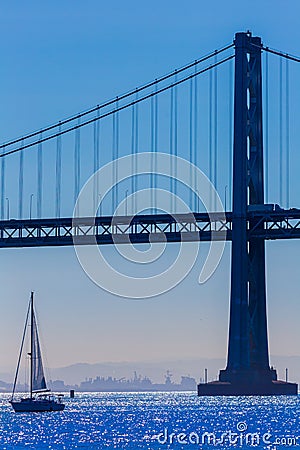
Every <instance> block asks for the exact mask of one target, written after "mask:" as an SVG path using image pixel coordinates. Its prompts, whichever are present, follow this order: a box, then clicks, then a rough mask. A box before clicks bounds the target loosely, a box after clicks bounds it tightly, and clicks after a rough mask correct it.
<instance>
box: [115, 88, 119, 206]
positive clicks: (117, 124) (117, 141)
mask: <svg viewBox="0 0 300 450" xmlns="http://www.w3.org/2000/svg"><path fill="white" fill-rule="evenodd" d="M118 106H119V101H118V97H116V109H118ZM115 116H116V129H115V131H116V137H115V144H116V160H117V161H116V165H115V170H116V171H115V182H116V205H115V208H116V207H117V206H118V204H119V185H118V182H119V162H118V159H119V113H118V111H117V112H116V113H115Z"/></svg>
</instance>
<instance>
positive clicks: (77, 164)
mask: <svg viewBox="0 0 300 450" xmlns="http://www.w3.org/2000/svg"><path fill="white" fill-rule="evenodd" d="M78 124H80V119H78ZM74 157H75V161H74V162H75V184H74V203H76V201H77V198H78V194H79V186H80V128H77V129H76V130H75V154H74ZM78 208H79V205H78ZM78 208H77V213H79V209H78Z"/></svg>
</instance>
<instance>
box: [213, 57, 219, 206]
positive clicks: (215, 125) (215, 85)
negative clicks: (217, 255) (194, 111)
mask: <svg viewBox="0 0 300 450" xmlns="http://www.w3.org/2000/svg"><path fill="white" fill-rule="evenodd" d="M217 61H218V57H217V54H216V56H215V63H217ZM214 91H215V105H214V116H215V117H214V119H215V120H214V131H215V136H214V137H215V140H214V186H215V189H216V190H218V169H217V163H218V67H217V66H216V67H215V69H214ZM216 203H217V199H216V196H215V195H214V211H215V210H216V207H217V205H216Z"/></svg>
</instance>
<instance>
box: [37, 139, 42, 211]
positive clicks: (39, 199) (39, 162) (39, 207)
mask: <svg viewBox="0 0 300 450" xmlns="http://www.w3.org/2000/svg"><path fill="white" fill-rule="evenodd" d="M42 137H43V136H42V132H41V133H40V140H41V139H42ZM42 145H43V144H42V143H41V142H40V143H39V144H38V151H37V166H38V168H37V172H38V173H37V204H36V212H37V217H38V219H40V218H41V217H42V203H43V149H42Z"/></svg>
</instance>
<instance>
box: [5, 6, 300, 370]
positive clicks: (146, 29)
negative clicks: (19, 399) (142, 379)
mask: <svg viewBox="0 0 300 450" xmlns="http://www.w3.org/2000/svg"><path fill="white" fill-rule="evenodd" d="M299 14H300V6H299V2H298V1H296V0H291V1H287V2H282V1H278V0H277V1H276V0H275V1H274V0H273V1H263V2H261V1H257V0H255V1H252V2H251V4H248V5H246V4H245V3H242V2H240V1H227V2H224V1H220V0H218V1H215V2H199V1H187V2H178V1H172V2H171V1H165V2H159V1H157V0H154V1H152V2H150V3H147V2H138V1H127V2H121V1H115V2H99V1H96V0H88V1H85V2H82V1H78V0H75V1H72V2H71V1H65V2H61V1H56V0H54V1H52V2H46V3H45V2H44V3H41V2H37V1H30V2H25V3H24V2H21V1H19V0H18V1H15V2H12V3H10V4H8V3H6V4H2V5H1V17H0V21H1V23H0V25H1V28H0V30H1V31H0V33H1V40H0V48H1V52H0V54H1V70H0V80H1V86H2V89H1V106H0V108H1V120H0V134H1V139H0V140H1V141H5V140H6V139H8V138H13V137H16V136H19V135H22V134H23V133H24V132H27V131H30V130H36V129H40V128H41V127H43V126H45V125H47V124H48V123H52V122H55V121H57V120H59V119H61V118H63V117H65V116H69V115H72V114H74V113H76V112H78V111H81V110H84V109H86V108H88V107H89V106H93V105H95V104H97V103H100V102H101V101H104V100H106V99H107V98H112V97H114V96H116V95H119V94H120V93H123V92H125V91H127V90H129V89H131V88H134V87H136V86H139V85H141V84H143V83H144V82H147V81H148V80H152V79H154V78H156V77H157V76H159V75H162V74H164V73H166V72H169V71H170V70H172V69H174V68H176V67H178V66H181V65H183V64H185V63H186V62H189V61H192V60H194V59H195V58H197V57H199V56H201V55H203V54H206V53H207V52H210V51H211V50H214V49H215V48H219V47H220V46H222V45H224V44H226V43H228V42H231V41H232V39H233V36H234V33H235V32H237V31H245V30H247V29H250V30H252V31H253V33H254V34H256V35H259V36H261V37H262V38H263V41H264V42H265V43H266V44H267V45H269V46H271V47H275V48H279V49H282V50H284V51H287V52H290V53H294V54H299V53H300V48H299V42H300V28H299ZM298 119H299V116H298ZM293 120H294V121H295V122H296V121H297V118H295V117H294V118H293ZM271 178H272V180H271V183H273V182H274V183H275V181H276V180H273V177H271ZM298 187H299V186H298ZM293 206H294V205H293ZM295 206H298V207H300V204H297V205H295ZM299 250H300V244H299V242H280V243H275V242H274V243H273V242H271V243H268V244H267V258H268V266H267V267H268V269H267V272H268V295H269V323H270V330H269V334H270V346H271V352H272V353H273V354H287V355H299V347H298V343H299V337H300V336H299V327H298V319H297V318H298V317H299V310H300V307H299V298H298V297H299V296H298V291H299V286H298V280H299V264H298V259H299ZM109 251H110V250H107V252H109ZM113 257H114V256H113ZM0 258H1V273H0V285H1V315H2V321H1V329H0V354H1V360H0V371H3V370H6V368H12V367H14V365H15V362H16V358H17V349H18V346H19V341H20V337H21V329H22V327H23V321H24V317H25V310H26V307H27V301H28V297H29V292H30V290H32V289H33V290H36V292H37V304H38V311H39V316H40V322H41V327H42V337H43V341H44V342H45V343H46V344H47V356H48V363H49V365H50V366H52V367H56V366H62V365H67V364H70V363H74V362H98V361H120V360H148V359H154V358H155V359H157V358H159V359H164V358H166V359H169V358H174V357H176V356H178V358H181V357H197V356H211V357H222V356H225V354H226V346H227V343H226V341H227V328H228V323H227V316H228V302H229V287H228V286H229V262H230V254H229V246H228V248H227V249H226V252H225V254H224V257H223V260H222V262H221V265H220V267H219V269H218V271H217V272H216V273H215V275H214V276H213V277H212V278H211V280H210V281H209V282H208V283H206V284H205V285H204V286H201V287H200V286H198V284H197V279H198V273H199V267H200V265H196V266H195V268H194V269H193V271H192V272H191V274H190V275H189V276H188V278H187V279H186V280H185V281H184V282H183V283H181V285H179V286H178V287H177V288H176V289H174V290H172V291H171V292H169V293H168V294H165V295H163V296H161V297H158V298H155V299H149V300H143V301H136V300H125V299H120V298H115V297H113V296H112V295H109V294H107V293H106V292H104V291H102V290H101V289H99V288H97V287H96V286H94V285H93V284H92V283H91V282H90V280H89V279H88V278H87V277H86V275H85V274H84V273H83V272H82V270H81V268H80V266H79V264H78V262H77V260H76V257H75V253H74V251H73V249H71V248H58V249H43V248H41V249H26V250H25V249H24V250H13V249H12V250H1V254H0Z"/></svg>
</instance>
